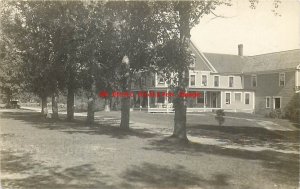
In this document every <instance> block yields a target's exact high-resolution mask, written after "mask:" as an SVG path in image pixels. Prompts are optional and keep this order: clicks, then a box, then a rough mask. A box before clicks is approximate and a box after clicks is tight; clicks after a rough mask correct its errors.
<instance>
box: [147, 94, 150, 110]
mask: <svg viewBox="0 0 300 189" xmlns="http://www.w3.org/2000/svg"><path fill="white" fill-rule="evenodd" d="M147 103H148V107H147V111H148V112H149V108H150V99H149V90H148V91H147Z"/></svg>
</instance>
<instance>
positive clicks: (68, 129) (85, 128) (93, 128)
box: [0, 112, 156, 139]
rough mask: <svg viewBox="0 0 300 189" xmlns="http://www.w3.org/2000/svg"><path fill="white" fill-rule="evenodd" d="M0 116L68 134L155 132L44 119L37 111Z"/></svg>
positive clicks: (115, 135)
mask: <svg viewBox="0 0 300 189" xmlns="http://www.w3.org/2000/svg"><path fill="white" fill-rule="evenodd" d="M0 117H1V118H5V119H14V120H19V121H23V122H25V123H28V124H31V125H32V126H34V127H36V128H40V129H49V130H58V131H61V132H65V133H68V134H76V133H84V134H90V135H109V136H110V137H112V138H118V139H126V138H128V137H130V136H135V137H139V138H151V137H155V136H156V134H154V133H151V132H150V131H149V130H147V129H130V130H121V129H120V128H119V127H115V126H111V125H110V124H99V123H97V122H95V123H94V124H92V125H90V124H87V123H86V122H85V120H84V118H76V120H73V121H67V120H65V119H62V118H61V119H59V120H53V119H44V118H42V117H41V115H40V113H38V112H3V113H1V114H0Z"/></svg>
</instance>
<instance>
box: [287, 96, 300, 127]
mask: <svg viewBox="0 0 300 189" xmlns="http://www.w3.org/2000/svg"><path fill="white" fill-rule="evenodd" d="M284 112H285V114H284V115H285V117H286V118H287V119H289V120H291V121H296V122H300V93H296V94H295V95H294V96H293V98H292V99H291V101H290V102H289V103H288V105H287V106H286V107H285V108H284Z"/></svg>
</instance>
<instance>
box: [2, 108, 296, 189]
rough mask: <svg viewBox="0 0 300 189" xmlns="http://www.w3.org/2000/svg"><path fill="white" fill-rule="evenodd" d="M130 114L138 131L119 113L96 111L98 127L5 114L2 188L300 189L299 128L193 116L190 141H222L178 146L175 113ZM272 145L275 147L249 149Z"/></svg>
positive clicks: (19, 113)
mask: <svg viewBox="0 0 300 189" xmlns="http://www.w3.org/2000/svg"><path fill="white" fill-rule="evenodd" d="M131 115H132V119H131V122H132V123H131V126H132V129H131V131H128V132H124V131H120V130H119V129H118V127H117V125H118V121H119V120H118V116H119V113H118V112H110V113H106V112H99V113H97V124H94V125H92V126H89V125H86V124H85V122H84V121H83V118H82V117H76V121H73V122H66V121H65V120H63V119H62V120H60V121H52V120H50V119H46V120H45V119H41V118H40V116H39V114H38V113H35V112H31V111H24V110H17V111H11V112H5V111H4V112H3V111H2V112H0V117H1V119H0V126H1V140H0V146H1V183H2V188H3V189H6V188H13V189H15V188H39V189H41V188H43V189H50V188H51V189H52V188H53V189H54V188H55V189H63V188H70V189H71V188H72V189H79V188H83V189H96V188H99V189H106V188H107V189H108V188H110V189H113V188H121V189H122V188H128V189H129V188H130V189H131V188H133V189H139V188H147V189H150V188H151V189H154V188H157V189H160V188H162V189H182V188H186V189H188V188H190V189H196V188H198V189H206V188H208V189H215V188H220V189H221V188H222V189H223V188H225V189H240V188H245V189H252V188H253V189H257V188H266V189H269V188H270V189H271V188H282V189H293V188H298V183H299V156H298V154H297V149H299V146H298V147H297V145H299V144H298V143H299V138H298V136H299V132H298V131H297V130H293V131H283V130H275V131H274V130H268V129H266V128H263V127H261V128H259V127H255V125H248V124H246V123H243V124H244V125H242V126H239V124H240V123H239V122H240V121H237V120H240V119H232V120H229V119H228V120H227V121H228V122H227V125H225V126H222V127H219V126H217V125H216V123H215V122H214V119H213V116H212V117H211V118H210V117H209V116H202V115H192V116H189V117H188V122H189V126H188V130H189V138H190V139H191V141H193V140H194V139H195V138H199V139H201V140H202V139H206V141H210V140H213V141H215V142H212V143H204V142H203V143H199V142H195V141H194V142H191V143H190V144H187V145H179V144H176V143H174V142H172V141H171V140H169V139H168V138H167V137H166V135H164V132H165V133H167V134H168V132H169V131H170V132H171V131H172V117H173V115H172V114H169V115H167V114H146V113H143V112H132V114H131ZM143 120H147V121H143ZM235 121H236V122H235ZM231 122H232V123H234V125H230V123H231ZM250 122H251V121H249V123H250ZM210 123H211V125H210ZM212 123H214V124H212ZM252 124H254V123H252ZM258 125H259V124H258ZM145 126H147V127H145ZM166 131H168V132H166ZM216 141H219V143H218V142H216ZM224 141H225V142H226V143H227V144H230V146H231V147H230V146H228V145H223V142H224ZM267 144H268V149H269V150H254V148H250V147H256V149H257V147H265V146H266V145H267ZM293 145H295V146H293ZM232 146H239V147H240V148H233V147H232ZM248 148H249V149H248ZM290 150H293V151H296V153H290V152H289V151H290ZM298 152H299V151H298Z"/></svg>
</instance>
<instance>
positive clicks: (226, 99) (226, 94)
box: [225, 93, 231, 104]
mask: <svg viewBox="0 0 300 189" xmlns="http://www.w3.org/2000/svg"><path fill="white" fill-rule="evenodd" d="M230 100H231V99H230V93H225V103H226V104H230Z"/></svg>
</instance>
